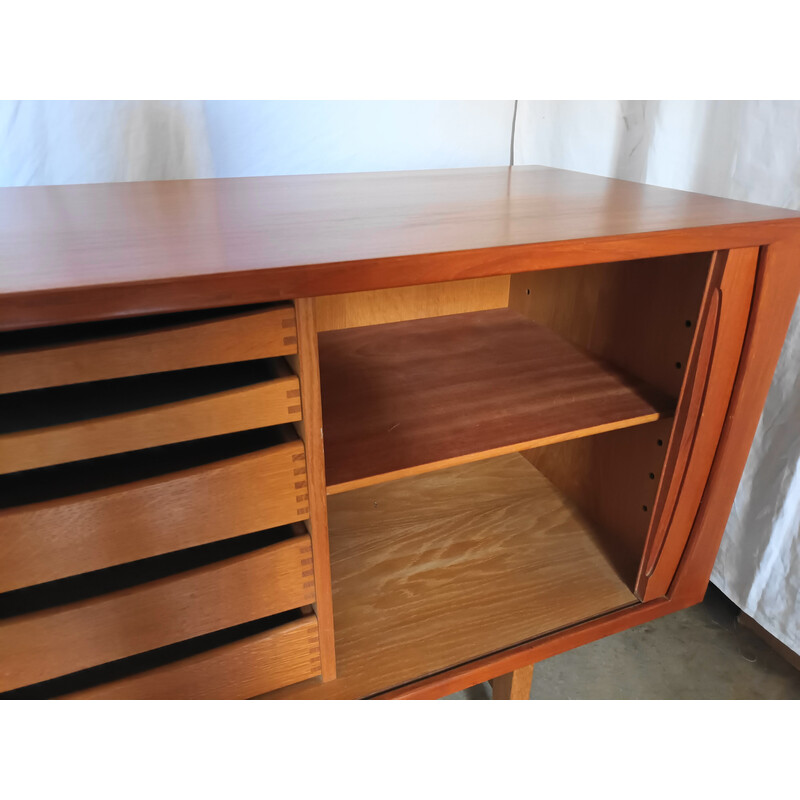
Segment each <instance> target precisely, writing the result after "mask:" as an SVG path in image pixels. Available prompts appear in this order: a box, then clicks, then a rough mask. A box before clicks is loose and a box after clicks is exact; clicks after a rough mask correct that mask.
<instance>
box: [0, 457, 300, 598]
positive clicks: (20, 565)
mask: <svg viewBox="0 0 800 800" xmlns="http://www.w3.org/2000/svg"><path fill="white" fill-rule="evenodd" d="M303 452H304V451H303V444H302V442H300V441H293V442H287V443H285V444H279V445H276V446H274V447H271V448H268V449H266V450H258V451H256V452H254V453H248V454H245V455H241V456H237V457H235V458H229V459H223V460H220V461H213V462H211V463H210V464H204V465H203V466H198V467H193V468H191V469H187V470H181V471H178V472H174V473H169V474H166V475H159V476H157V477H153V478H148V479H145V480H141V481H136V482H133V483H129V484H122V485H119V486H112V487H110V488H105V489H100V490H97V491H94V492H87V493H85V494H78V495H71V496H67V497H63V498H57V499H52V500H46V501H43V502H40V503H29V504H26V505H22V506H12V507H11V508H6V509H3V510H1V511H0V529H2V532H3V535H2V537H0V591H3V592H7V591H10V590H12V589H17V588H20V587H23V586H30V585H34V584H37V583H43V582H45V581H52V580H56V579H58V578H63V577H66V576H68V575H76V574H79V573H82V572H88V571H90V570H95V569H102V568H104V567H109V566H113V565H115V564H124V563H126V562H128V561H135V560H137V559H141V558H147V557H149V556H154V555H159V554H161V553H167V552H170V551H173V550H179V549H181V548H184V547H193V546H195V545H199V544H204V543H206V542H213V541H218V540H220V539H225V538H228V537H231V536H236V535H238V534H244V533H250V532H253V531H259V530H264V529H267V528H273V527H277V526H279V525H285V524H289V523H292V522H297V521H300V520H303V519H305V518H306V517H307V516H308V492H307V489H306V487H305V459H304V455H303Z"/></svg>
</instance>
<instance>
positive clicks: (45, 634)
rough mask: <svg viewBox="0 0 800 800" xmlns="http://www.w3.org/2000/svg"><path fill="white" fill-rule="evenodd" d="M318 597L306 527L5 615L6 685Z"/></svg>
mask: <svg viewBox="0 0 800 800" xmlns="http://www.w3.org/2000/svg"><path fill="white" fill-rule="evenodd" d="M312 602H314V579H313V566H312V556H311V543H310V540H309V537H308V536H307V535H304V536H298V537H294V538H292V539H289V540H287V541H284V542H279V543H278V544H275V545H272V546H270V547H266V548H263V549H262V550H258V551H255V552H252V553H247V554H245V555H241V556H237V557H235V558H231V559H226V560H225V561H221V562H218V563H215V564H211V565H209V566H205V567H201V568H199V569H194V570H189V571H188V572H185V573H181V574H178V575H173V576H170V577H167V578H162V579H161V580H156V581H152V582H150V583H146V584H141V585H139V586H135V587H132V588H130V589H123V590H121V591H117V592H112V593H111V594H107V595H103V596H100V597H94V598H91V599H88V600H83V601H80V602H76V603H70V604H68V605H64V606H58V607H56V608H51V609H47V610H44V611H38V612H35V613H31V614H25V615H23V616H19V617H12V618H11V619H7V620H4V621H3V622H0V653H2V658H1V659H0V691H9V690H11V689H15V688H18V687H21V686H29V685H31V684H34V683H38V682H40V681H45V680H49V679H51V678H56V677H59V676H61V675H66V674H69V673H72V672H76V671H78V670H82V669H86V668H88V667H93V666H96V665H98V664H104V663H107V662H109V661H114V660H116V659H120V658H126V657H128V656H132V655H135V654H137V653H142V652H146V651H149V650H153V649H156V648H158V647H163V646H165V645H169V644H174V643H176V642H181V641H185V640H186V639H190V638H193V637H195V636H202V635H204V634H207V633H212V632H214V631H218V630H222V629H224V628H229V627H232V626H234V625H239V624H242V623H245V622H249V621H251V620H255V619H261V618H263V617H267V616H270V615H272V614H278V613H280V612H282V611H287V610H290V609H295V608H299V607H301V606H304V605H307V604H309V603H312Z"/></svg>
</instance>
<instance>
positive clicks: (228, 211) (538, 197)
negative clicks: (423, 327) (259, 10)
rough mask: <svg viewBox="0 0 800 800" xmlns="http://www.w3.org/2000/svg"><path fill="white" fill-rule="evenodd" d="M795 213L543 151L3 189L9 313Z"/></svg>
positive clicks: (3, 276)
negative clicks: (382, 166) (370, 169)
mask: <svg viewBox="0 0 800 800" xmlns="http://www.w3.org/2000/svg"><path fill="white" fill-rule="evenodd" d="M796 232H800V214H798V213H797V212H793V211H788V210H786V209H779V208H772V207H769V206H760V205H754V204H750V203H741V202H737V201H732V200H724V199H720V198H715V197H708V196H705V195H699V194H693V193H689V192H680V191H675V190H672V189H662V188H658V187H653V186H646V185H644V184H638V183H631V182H627V181H619V180H612V179H608V178H601V177H597V176H592V175H585V174H582V173H577V172H568V171H565V170H557V169H550V168H546V167H513V168H507V167H490V168H479V169H451V170H421V171H413V172H376V173H357V174H339V175H301V176H284V177H266V178H226V179H205V180H191V181H157V182H140V183H114V184H81V185H72V186H43V187H20V188H4V189H0V330H13V329H17V328H22V327H35V326H40V325H57V324H62V323H69V322H81V321H87V320H96V319H107V318H112V317H118V316H130V315H139V314H153V313H160V312H168V311H180V310H186V309H195V308H210V307H214V306H223V305H236V304H243V303H253V302H262V301H263V302H267V301H273V300H280V299H287V298H294V297H310V296H316V295H324V294H335V293H337V292H347V291H359V290H367V289H376V288H383V287H390V286H402V285H412V284H416V283H429V282H434V281H445V280H454V279H458V278H469V277H481V276H486V275H496V274H503V273H513V272H521V271H527V270H532V269H538V268H543V267H559V266H570V265H574V264H579V263H593V262H601V261H610V260H621V259H628V258H642V257H648V256H661V255H671V254H675V253H682V252H691V251H706V250H714V249H720V248H728V247H745V246H752V245H762V244H767V243H769V242H772V241H776V240H778V239H782V238H786V237H787V236H789V235H793V233H796Z"/></svg>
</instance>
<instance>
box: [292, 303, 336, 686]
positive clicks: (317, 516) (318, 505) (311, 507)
mask: <svg viewBox="0 0 800 800" xmlns="http://www.w3.org/2000/svg"><path fill="white" fill-rule="evenodd" d="M294 307H295V314H296V316H297V355H296V356H289V357H287V360H288V361H289V363H290V364H291V365H292V367H293V369H294V371H295V372H296V373H297V376H298V377H299V379H300V402H301V405H302V413H303V419H302V421H301V422H298V423H295V426H296V428H297V431H298V433H299V434H300V437H301V438H302V440H303V442H304V443H305V449H306V473H307V481H308V513H309V516H308V520H307V521H306V525H307V526H308V532H309V533H310V534H311V549H312V552H313V556H314V585H315V589H316V602H315V603H314V610H315V611H316V614H317V622H318V624H319V649H320V658H321V662H322V680H324V681H330V680H333V679H334V678H335V677H336V653H335V649H334V637H333V598H332V595H331V560H330V547H329V545H328V500H327V493H326V487H325V452H324V447H323V440H322V397H321V395H320V382H319V349H318V347H317V328H316V324H315V320H314V300H313V298H301V299H298V300H295V301H294Z"/></svg>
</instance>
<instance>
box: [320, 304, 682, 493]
mask: <svg viewBox="0 0 800 800" xmlns="http://www.w3.org/2000/svg"><path fill="white" fill-rule="evenodd" d="M319 353H320V376H321V385H322V411H323V421H324V425H325V458H326V474H327V483H328V493H329V494H337V493H338V492H342V491H346V490H349V489H355V488H359V487H362V486H368V485H371V484H374V483H379V482H382V481H386V480H393V479H396V478H401V477H407V476H409V475H413V474H417V473H420V472H426V471H430V470H433V469H439V468H442V467H446V466H451V465H454V464H458V463H463V462H466V461H474V460H477V459H482V458H487V457H489V456H495V455H500V454H503V453H510V452H514V451H519V450H524V449H528V448H531V447H537V446H541V445H545V444H553V443H555V442H559V441H564V440H567V439H574V438H577V437H580V436H588V435H591V434H595V433H602V432H604V431H610V430H615V429H617V428H625V427H629V426H631V425H639V424H642V423H646V422H652V421H654V420H656V419H658V418H659V417H661V416H662V415H664V414H669V413H671V412H672V408H671V405H672V401H670V400H668V399H667V398H665V397H663V396H662V395H660V394H659V393H657V392H655V391H654V390H652V389H650V388H648V387H646V386H644V385H643V384H641V383H639V382H637V381H635V380H634V379H632V378H630V377H629V376H627V375H625V374H623V373H622V372H620V371H618V370H616V369H614V368H612V367H611V366H609V365H608V364H606V363H604V362H602V361H600V360H598V359H596V358H593V357H591V356H589V355H588V354H586V353H585V352H583V351H581V350H580V349H578V348H577V347H575V346H574V345H572V344H570V343H569V342H567V341H566V340H564V339H562V338H561V337H560V336H558V335H557V334H555V333H553V332H552V331H551V330H549V329H548V328H546V327H544V326H541V325H538V324H536V323H534V322H532V321H530V320H529V319H527V318H526V317H524V316H522V315H521V314H518V313H516V312H514V311H510V310H508V309H496V310H490V311H476V312H470V313H466V314H453V315H451V316H444V317H437V318H433V319H420V320H411V321H407V322H396V323H390V324H386V325H373V326H368V327H361V328H350V329H344V330H337V331H328V332H324V333H320V335H319Z"/></svg>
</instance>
